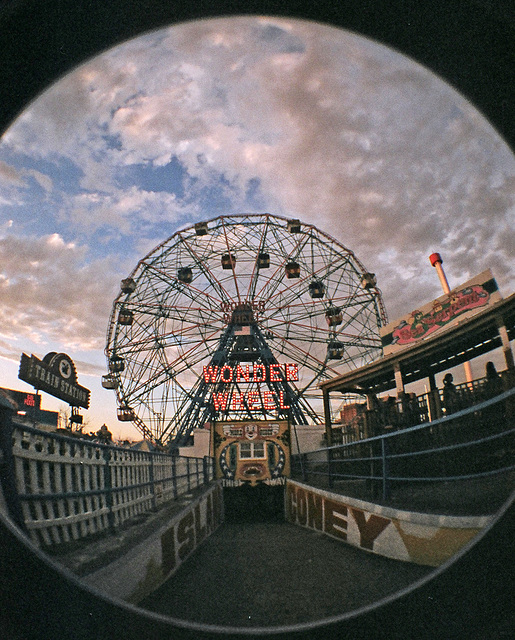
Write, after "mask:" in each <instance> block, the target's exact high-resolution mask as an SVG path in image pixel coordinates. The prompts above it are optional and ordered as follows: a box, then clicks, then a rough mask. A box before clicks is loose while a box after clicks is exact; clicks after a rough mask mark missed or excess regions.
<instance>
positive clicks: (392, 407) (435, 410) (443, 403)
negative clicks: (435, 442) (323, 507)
mask: <svg viewBox="0 0 515 640" xmlns="http://www.w3.org/2000/svg"><path fill="white" fill-rule="evenodd" d="M506 374H507V372H503V374H501V376H500V377H499V378H498V379H497V380H496V381H495V383H493V382H492V380H489V379H488V378H486V377H483V378H478V379H476V380H472V381H470V382H464V383H462V384H457V385H455V386H454V393H453V395H452V398H451V399H449V397H446V393H445V391H444V389H443V388H441V389H434V390H433V391H426V392H425V393H421V394H419V395H416V394H414V393H405V394H403V395H402V397H400V398H397V397H394V396H386V397H382V398H377V399H376V404H375V406H374V407H373V408H372V409H370V410H368V409H367V405H366V402H363V401H362V399H361V402H359V401H357V402H355V403H352V404H353V405H354V406H355V407H356V409H357V412H356V415H354V416H353V417H352V418H351V419H350V420H348V421H346V422H345V423H344V424H342V425H341V426H339V425H338V424H337V423H335V424H334V425H333V429H332V431H333V433H332V439H333V441H332V444H335V445H336V444H348V443H350V442H358V441H361V440H363V439H364V437H365V433H368V435H369V436H371V435H382V434H383V433H385V432H386V431H391V430H394V429H406V428H407V427H412V426H415V425H419V424H423V423H426V422H432V421H435V420H438V419H439V418H442V417H443V416H447V415H450V414H451V413H454V412H456V411H460V410H462V409H466V408H467V407H473V406H475V405H477V404H479V403H481V402H484V401H485V400H489V399H490V398H492V397H495V396H496V395H498V394H499V393H501V391H503V390H507V389H508V388H510V387H511V386H513V381H512V380H511V379H510V378H509V377H508V375H506ZM503 378H504V379H503Z"/></svg>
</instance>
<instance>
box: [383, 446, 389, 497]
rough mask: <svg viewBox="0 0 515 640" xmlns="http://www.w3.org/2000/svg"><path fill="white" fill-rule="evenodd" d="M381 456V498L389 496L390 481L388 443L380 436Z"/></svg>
mask: <svg viewBox="0 0 515 640" xmlns="http://www.w3.org/2000/svg"><path fill="white" fill-rule="evenodd" d="M381 458H382V462H383V500H387V499H388V498H389V497H390V483H389V482H388V443H387V441H386V438H381Z"/></svg>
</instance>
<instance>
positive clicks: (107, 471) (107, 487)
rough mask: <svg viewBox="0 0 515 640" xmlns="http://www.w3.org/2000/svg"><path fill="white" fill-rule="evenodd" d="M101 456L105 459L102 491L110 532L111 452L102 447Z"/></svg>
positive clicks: (111, 517) (111, 507)
mask: <svg viewBox="0 0 515 640" xmlns="http://www.w3.org/2000/svg"><path fill="white" fill-rule="evenodd" d="M102 457H103V458H104V460H105V465H104V493H105V497H106V506H107V508H108V509H109V511H108V514H107V523H108V525H109V529H110V530H111V532H113V531H114V511H113V483H112V480H111V465H110V464H109V461H110V460H111V452H110V451H109V448H108V447H107V445H106V446H104V447H103V451H102Z"/></svg>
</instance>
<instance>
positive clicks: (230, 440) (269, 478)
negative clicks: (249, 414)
mask: <svg viewBox="0 0 515 640" xmlns="http://www.w3.org/2000/svg"><path fill="white" fill-rule="evenodd" d="M212 443H213V447H212V448H213V455H214V458H215V465H216V477H217V478H219V479H222V484H223V485H224V486H230V487H234V486H239V485H241V484H244V483H249V484H251V485H256V484H257V483H258V482H265V483H266V484H283V483H284V478H285V477H286V476H288V475H289V474H290V426H289V423H288V421H287V420H248V421H234V422H216V423H215V424H214V425H213V430H212Z"/></svg>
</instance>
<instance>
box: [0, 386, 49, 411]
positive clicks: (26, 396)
mask: <svg viewBox="0 0 515 640" xmlns="http://www.w3.org/2000/svg"><path fill="white" fill-rule="evenodd" d="M0 391H2V392H3V393H4V394H5V395H6V396H7V397H9V398H10V399H11V400H12V401H13V402H14V403H15V404H16V405H17V407H18V411H19V412H25V413H26V415H27V416H29V417H31V418H32V417H34V416H35V415H37V413H38V412H39V411H40V409H41V396H40V395H38V394H37V393H31V392H30V391H29V392H27V391H15V390H14V389H5V388H3V387H2V388H1V389H0Z"/></svg>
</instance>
